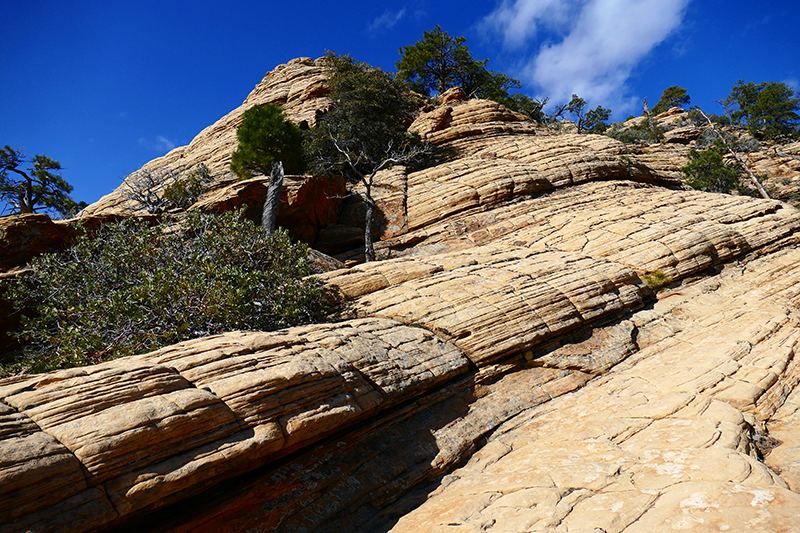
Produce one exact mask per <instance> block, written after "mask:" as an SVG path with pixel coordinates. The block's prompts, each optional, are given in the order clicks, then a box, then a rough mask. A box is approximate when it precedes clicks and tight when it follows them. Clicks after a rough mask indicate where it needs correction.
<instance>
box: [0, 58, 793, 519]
mask: <svg viewBox="0 0 800 533" xmlns="http://www.w3.org/2000/svg"><path fill="white" fill-rule="evenodd" d="M323 81H324V79H323V71H322V64H321V62H320V61H319V60H317V61H312V60H310V59H299V60H295V61H292V62H290V63H289V64H287V65H282V66H280V67H278V68H276V69H275V70H274V71H273V72H271V73H268V74H267V76H266V77H265V78H264V81H263V82H262V83H261V84H259V85H258V86H257V87H256V89H255V90H254V91H253V92H252V93H251V95H250V96H248V98H247V100H246V101H245V103H244V104H243V105H242V106H241V107H240V108H237V109H236V110H234V111H233V112H231V113H230V114H229V115H227V116H226V117H223V118H222V119H221V120H220V121H218V122H217V123H216V124H214V125H213V126H210V127H209V128H207V129H206V130H204V131H203V132H201V133H200V134H199V135H198V137H197V138H196V139H195V140H194V141H192V143H191V144H190V145H188V146H186V147H181V148H178V149H176V150H174V151H173V152H170V154H167V155H166V156H165V157H164V158H160V159H159V160H155V161H153V162H151V163H150V164H148V168H155V167H158V166H171V167H174V166H176V165H180V166H186V167H191V166H193V165H195V164H197V163H200V162H203V163H205V164H206V165H207V166H209V168H210V169H211V170H212V172H226V171H227V166H228V164H229V158H230V154H231V153H232V151H233V150H234V148H235V143H236V137H235V127H236V125H237V124H238V121H240V120H241V114H242V113H243V111H244V109H246V108H247V107H249V106H250V105H253V104H258V103H264V102H273V103H278V104H281V105H283V106H284V108H285V109H286V111H287V114H288V115H289V117H290V118H291V119H292V120H294V121H295V122H297V123H298V124H303V123H305V124H307V125H309V126H313V125H314V121H315V120H316V117H317V113H318V112H319V111H320V110H322V109H324V108H325V107H326V106H327V105H328V102H327V100H326V98H325V96H324V92H325V91H324V86H323ZM657 119H658V120H659V122H661V123H663V124H668V125H670V126H671V127H672V126H674V127H673V128H672V129H671V131H670V132H669V133H670V135H669V137H668V138H666V139H665V143H664V144H661V145H649V146H641V147H631V146H626V145H623V144H622V143H620V142H617V141H616V140H614V139H611V138H609V137H605V136H598V135H577V134H564V133H554V132H553V131H551V130H547V129H545V128H541V127H539V126H537V125H535V124H533V123H531V122H530V121H527V120H526V119H525V117H523V116H521V115H519V114H517V113H514V112H511V111H509V110H508V109H506V108H504V107H503V106H500V105H498V104H496V103H494V102H489V101H484V100H467V99H466V98H465V97H464V95H463V93H461V92H460V91H455V90H454V91H448V92H447V93H446V94H444V95H443V97H442V98H441V99H440V101H439V102H438V104H437V105H436V106H432V107H430V108H426V111H425V112H424V113H422V114H421V115H420V116H419V118H418V119H417V120H416V122H415V123H414V124H413V125H412V129H413V130H414V131H417V132H418V133H419V134H420V135H421V136H423V137H424V138H426V139H427V140H428V141H429V142H431V143H432V144H434V145H435V146H436V147H438V148H439V151H438V152H437V159H436V162H435V163H433V164H431V165H430V166H428V167H427V168H424V169H411V168H405V167H396V168H393V169H391V170H389V171H386V172H384V173H382V174H380V175H379V176H378V177H377V184H376V187H375V189H374V191H375V193H376V194H375V196H376V204H377V206H378V211H379V214H378V217H377V222H376V225H375V228H374V230H375V236H376V238H377V239H379V241H378V242H377V245H376V248H377V249H378V253H379V255H380V256H382V257H384V258H388V260H386V261H379V262H375V263H370V264H365V265H357V266H352V263H348V265H349V266H348V267H347V268H344V264H343V263H341V262H337V261H336V260H332V259H330V258H325V257H324V256H321V255H319V256H318V257H319V260H318V263H319V265H320V268H319V270H321V271H325V270H327V271H328V272H325V273H323V274H319V279H321V280H322V281H324V282H325V283H327V284H328V285H330V286H335V287H337V288H338V290H340V291H341V293H342V294H343V295H344V296H345V297H346V298H347V311H348V312H351V313H353V315H355V316H357V317H359V318H352V317H351V318H350V319H348V320H345V321H341V322H336V323H325V324H314V325H310V326H305V327H301V328H292V329H288V330H283V331H277V332H271V333H260V332H232V333H227V334H225V335H220V336H216V337H210V338H205V339H197V340H193V341H189V342H185V343H181V344H178V345H174V346H170V347H166V348H164V349H161V350H159V351H156V352H152V353H149V354H144V355H138V356H134V357H129V358H125V359H122V360H118V361H111V362H108V363H104V364H102V365H97V366H92V367H86V368H79V369H73V370H67V371H58V372H54V373H50V374H45V375H40V376H19V377H13V378H8V379H5V380H0V532H6V531H8V532H18V531H74V532H82V531H131V532H133V531H137V532H138V531H164V532H167V531H169V532H171V533H176V532H188V531H193V532H202V531H207V532H221V531H222V532H224V531H292V532H294V531H331V532H334V531H389V530H392V531H501V532H513V531H521V532H522V531H524V532H529V531H542V532H575V531H594V532H597V531H604V532H605V533H611V532H623V531H624V532H626V533H632V532H635V531H671V530H687V529H688V530H692V531H765V532H767V531H769V532H772V531H795V530H797V523H798V521H797V517H798V516H800V431H799V430H798V429H797V427H798V422H800V392H798V384H799V383H800V362H799V361H800V360H799V359H798V358H797V357H796V354H797V352H798V350H800V327H798V326H800V266H798V265H800V242H799V240H800V232H798V229H800V212H798V211H797V210H796V209H794V208H792V207H791V206H789V205H787V204H784V203H781V202H778V201H770V200H760V199H753V198H748V197H741V196H728V195H721V194H708V193H702V192H697V191H691V190H686V189H685V188H684V187H683V186H682V185H681V182H680V167H681V166H683V165H684V164H685V161H686V154H687V153H688V150H689V149H690V148H691V147H692V146H693V144H692V143H694V142H696V139H697V137H698V135H699V133H698V130H697V129H696V128H695V127H694V126H692V125H691V124H684V123H683V122H682V121H684V119H685V113H683V112H682V111H680V110H670V111H669V112H668V113H665V114H662V115H660V116H659V117H657ZM771 148H772V150H773V153H768V152H765V154H766V155H764V154H762V155H757V154H756V153H753V154H751V162H753V164H755V165H761V167H760V168H764V169H766V171H768V172H773V171H774V172H773V173H774V175H775V176H777V179H783V180H787V187H788V186H790V185H792V183H794V181H796V180H795V174H794V173H796V171H797V169H796V168H795V166H796V165H794V161H795V160H796V152H797V150H796V147H795V146H793V145H788V146H783V147H771ZM762 152H763V151H762ZM759 153H761V152H759ZM776 169H778V170H776ZM341 185H342V184H341V182H339V183H327V182H326V183H321V182H318V181H316V182H315V181H313V180H302V179H299V178H298V179H297V180H293V179H288V180H287V187H286V188H285V191H284V193H285V198H284V206H283V207H287V206H288V207H292V205H293V206H294V210H293V211H291V210H290V211H287V213H289V214H288V215H287V222H286V224H287V225H289V226H291V227H292V228H294V229H295V232H296V234H302V235H306V236H307V238H306V241H307V242H314V243H315V246H317V247H318V248H319V249H320V250H322V251H323V252H325V253H330V254H334V255H336V256H337V257H338V259H342V260H346V259H357V258H358V255H359V254H360V253H363V252H362V251H361V250H359V247H360V239H362V238H363V214H362V206H361V205H360V203H359V201H358V199H357V198H356V197H348V198H346V199H344V201H342V202H341V205H340V204H339V200H341V198H338V197H339V196H346V195H342V194H341V193H342V189H341ZM337 187H339V188H337ZM354 190H355V191H356V192H357V188H355V189H354ZM263 193H264V186H263V180H262V179H259V178H257V179H255V180H251V181H250V182H238V183H232V182H231V183H226V182H225V178H224V177H223V178H222V181H221V182H220V183H219V184H218V188H217V189H215V190H214V191H212V193H211V194H209V195H208V196H207V197H206V198H205V199H204V200H202V201H201V202H200V203H199V204H197V205H196V206H195V208H198V209H207V210H208V209H218V208H220V209H229V208H232V207H235V206H237V205H241V204H248V205H250V204H260V203H261V202H263ZM315 194H316V195H317V200H313V199H312V200H310V201H305V202H303V201H301V197H302V196H303V195H306V196H309V197H314V195H315ZM293 202H294V204H293ZM309 204H313V206H314V209H305V208H304V207H302V206H306V205H309ZM298 206H301V207H298ZM250 207H251V208H253V209H254V212H253V213H251V216H252V217H253V218H258V213H257V212H256V211H257V210H258V209H257V207H258V206H256V207H254V206H253V205H251V206H250ZM124 209H125V205H124V202H123V201H122V196H121V195H120V194H119V192H115V193H112V194H111V195H109V196H107V197H105V198H104V199H103V200H101V201H100V202H99V203H98V204H95V205H94V206H92V207H91V208H90V209H89V210H88V212H103V213H111V214H113V213H115V212H118V211H120V210H124ZM301 238H302V237H301ZM651 273H658V274H659V275H661V276H663V278H666V279H668V280H669V281H667V284H668V288H667V289H666V290H665V291H662V292H660V293H657V294H656V293H655V292H654V291H653V290H651V288H650V287H648V286H647V283H646V280H648V279H649V278H648V277H647V275H649V274H651ZM793 528H794V529H793Z"/></svg>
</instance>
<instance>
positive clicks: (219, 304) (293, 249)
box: [7, 212, 327, 372]
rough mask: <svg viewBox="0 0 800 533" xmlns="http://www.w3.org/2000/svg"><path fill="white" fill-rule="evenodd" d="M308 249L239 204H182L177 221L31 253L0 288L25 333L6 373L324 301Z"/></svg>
mask: <svg viewBox="0 0 800 533" xmlns="http://www.w3.org/2000/svg"><path fill="white" fill-rule="evenodd" d="M306 254H307V248H306V247H305V245H302V244H294V243H292V242H291V241H290V240H289V238H288V236H287V234H286V233H285V232H283V231H278V232H276V233H274V234H273V235H272V236H267V235H266V234H265V233H264V232H263V231H261V230H260V228H258V227H256V226H254V225H253V224H252V223H251V222H249V221H248V220H245V219H243V218H242V217H241V212H231V213H227V214H224V215H218V216H214V215H203V214H200V213H197V212H192V213H190V214H189V215H187V217H186V218H185V219H184V220H183V221H182V222H181V223H180V225H179V226H175V225H168V224H161V225H156V226H150V225H148V224H147V223H146V222H142V221H137V220H134V219H128V220H125V221H123V222H119V223H116V224H109V225H106V226H104V227H102V228H101V230H100V231H99V233H97V234H95V236H94V237H91V238H90V237H87V236H84V237H79V238H78V240H77V242H76V244H75V245H74V246H72V247H71V248H69V249H68V250H67V251H65V252H63V253H61V254H45V255H42V256H39V257H37V258H35V259H33V260H32V262H31V268H32V269H33V271H32V273H31V274H30V275H28V276H25V277H23V278H21V279H18V280H16V281H14V282H12V284H11V286H10V287H8V289H9V290H8V293H7V294H9V297H10V298H11V301H13V302H14V303H15V304H16V305H17V306H18V308H22V309H26V311H25V312H24V314H25V315H28V316H24V317H23V321H22V322H23V328H22V330H21V332H20V333H19V334H18V336H19V337H20V339H21V340H23V341H27V343H29V345H28V347H27V349H26V355H25V357H24V358H23V359H22V360H21V361H18V362H17V363H16V365H14V366H13V367H12V368H11V369H10V370H12V371H20V370H24V371H29V372H30V371H33V372H41V371H47V370H51V369H56V368H66V367H72V366H80V365H86V364H93V363H97V362H100V361H103V360H106V359H111V358H115V357H119V356H124V355H129V354H135V353H140V352H145V351H148V350H152V349H156V348H158V347H161V346H164V345H167V344H170V343H174V342H178V341H181V340H185V339H189V338H194V337H200V336H204V335H210V334H216V333H220V332H223V331H230V330H237V329H243V330H271V329H275V328H279V327H284V326H290V325H295V324H300V323H304V322H309V321H311V320H314V319H315V318H317V317H319V316H320V315H321V314H322V313H324V312H325V310H326V305H327V304H326V301H327V300H326V298H325V295H324V293H323V289H322V287H321V286H320V284H319V283H318V282H317V281H316V280H313V279H304V276H306V275H307V274H309V273H310V270H309V266H308V263H307V258H306V257H307V256H306Z"/></svg>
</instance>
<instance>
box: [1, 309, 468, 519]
mask: <svg viewBox="0 0 800 533" xmlns="http://www.w3.org/2000/svg"><path fill="white" fill-rule="evenodd" d="M467 365H468V360H467V359H466V358H465V357H464V356H463V355H462V354H461V352H460V351H459V350H458V349H456V348H455V347H454V346H453V345H451V344H448V343H446V342H443V341H441V340H439V339H438V338H436V337H435V336H433V335H432V334H430V333H429V332H427V331H425V330H423V329H420V328H409V327H407V326H402V325H400V324H398V323H396V322H393V321H389V320H385V319H363V320H355V321H350V322H346V323H341V324H335V325H334V324H331V325H328V326H327V327H326V326H324V325H317V326H312V327H306V328H293V329H290V330H286V331H285V332H282V333H273V334H269V333H262V334H260V333H231V334H226V335H221V336H217V337H211V338H208V339H200V340H197V341H189V342H186V343H182V344H180V345H176V346H172V347H169V348H165V349H162V350H159V351H157V352H153V353H150V354H145V355H141V356H133V357H129V358H126V359H123V360H121V361H111V362H108V363H104V364H101V365H97V366H92V367H85V368H78V369H72V370H64V371H58V372H54V373H51V374H45V375H42V376H31V377H24V378H15V379H10V380H0V400H2V402H3V403H0V408H1V409H3V411H2V412H0V438H2V440H0V448H3V449H8V450H10V451H9V453H4V454H3V461H2V462H0V476H2V479H3V480H4V481H5V483H3V485H2V486H3V488H4V490H5V491H6V492H8V493H9V494H12V495H13V498H11V499H7V500H6V501H8V502H9V503H8V505H9V509H13V510H14V512H13V514H12V515H9V516H12V517H13V518H15V519H17V518H18V519H19V520H21V522H19V524H24V523H28V522H26V520H28V516H32V515H36V514H44V515H49V514H51V513H53V512H54V511H55V509H57V508H58V507H59V506H60V505H62V503H63V502H65V501H67V500H69V499H70V498H72V497H73V495H75V496H74V497H78V496H79V495H80V494H83V493H82V492H81V491H84V492H85V489H87V488H92V487H100V488H101V492H100V494H104V495H105V496H103V498H102V501H103V502H105V503H104V505H106V506H107V507H109V506H113V509H114V510H115V511H116V513H119V514H120V515H122V516H125V515H129V514H131V513H133V512H135V511H137V510H139V509H142V508H145V507H158V506H160V505H163V504H165V503H167V502H170V501H172V500H174V499H175V498H176V495H180V494H184V495H185V494H187V493H189V494H190V493H193V492H197V491H199V490H200V489H202V488H205V487H206V486H208V485H210V484H213V483H216V482H218V481H219V480H221V479H224V478H226V477H230V476H232V475H234V474H236V473H240V472H243V471H247V470H249V469H251V468H253V467H254V466H257V465H259V464H263V463H265V462H267V461H269V460H270V459H274V458H276V457H279V456H280V455H285V454H286V453H288V452H290V451H292V450H293V449H296V448H297V447H299V446H301V445H303V444H305V443H309V442H314V441H315V440H318V439H320V438H321V437H323V436H325V435H327V434H329V433H331V432H332V431H334V430H337V429H340V428H342V427H345V426H347V425H350V424H352V423H353V422H356V421H358V420H363V419H364V418H365V417H366V416H367V415H370V414H374V413H375V412H376V411H377V410H378V409H379V408H380V409H386V408H388V407H391V406H392V405H395V404H397V403H399V402H401V401H407V400H410V399H412V398H414V397H416V396H419V394H421V393H422V392H424V391H425V390H428V389H430V388H432V387H435V386H437V385H439V384H441V383H444V382H446V381H449V380H452V379H453V378H455V377H457V376H459V375H461V374H463V373H465V372H466V370H467ZM84 472H85V477H84ZM73 478H74V479H73ZM87 494H88V493H87ZM92 494H94V493H92ZM181 497H183V496H181ZM109 502H110V503H109ZM81 505H83V504H81ZM81 509H83V507H81ZM109 509H110V507H109ZM81 512H83V511H81ZM116 513H113V514H114V516H116ZM80 516H82V515H75V517H74V518H75V519H76V520H77V519H78V518H80ZM99 516H100V517H101V518H98V520H100V523H102V522H105V521H108V520H110V519H112V518H114V516H112V515H111V514H108V513H100V514H99ZM70 519H71V518H70V517H69V516H66V517H64V520H70ZM93 525H98V522H93ZM10 531H15V529H10Z"/></svg>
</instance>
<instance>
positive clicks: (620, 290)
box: [320, 246, 651, 366]
mask: <svg viewBox="0 0 800 533" xmlns="http://www.w3.org/2000/svg"><path fill="white" fill-rule="evenodd" d="M320 279H322V280H323V281H324V282H325V283H328V284H330V285H332V286H335V287H338V288H339V289H340V290H341V291H342V292H343V293H344V295H345V296H347V297H348V298H350V299H351V300H352V301H351V303H352V306H353V308H354V309H356V310H357V312H358V313H361V314H364V315H367V316H383V317H389V318H393V319H396V320H399V321H401V322H405V323H410V324H417V325H421V326H423V327H425V328H427V329H430V330H431V331H435V332H437V333H438V334H439V335H441V336H442V337H443V338H446V339H449V340H451V341H452V342H453V343H454V344H456V345H457V346H458V347H459V348H461V349H462V350H464V353H465V354H466V356H467V357H469V358H470V360H471V361H472V362H473V363H475V364H476V365H478V366H484V365H486V364H490V363H492V362H494V361H496V360H498V359H500V358H503V357H508V356H509V355H511V354H518V353H524V352H526V351H528V350H530V349H531V348H532V347H533V346H535V345H537V344H539V343H542V342H544V341H545V340H546V339H548V338H551V337H553V336H555V335H559V334H564V333H566V332H568V331H570V330H572V329H575V328H577V327H579V326H581V325H584V324H587V323H592V322H596V321H598V320H601V319H603V318H610V317H613V316H617V315H620V314H625V313H629V312H630V311H631V310H633V309H636V308H639V307H641V306H642V305H643V302H644V300H645V299H646V298H647V297H648V296H649V295H650V294H651V292H650V290H649V289H648V288H647V286H645V284H644V283H643V282H642V281H641V280H640V279H639V277H637V276H636V273H635V272H634V271H633V270H631V269H630V268H627V267H624V266H622V265H620V264H618V263H614V262H609V261H599V260H595V259H591V258H588V257H586V256H583V255H580V254H574V253H569V252H548V251H536V250H531V249H525V248H512V247H507V248H498V247H492V246H485V247H479V248H475V249H474V250H471V251H470V252H469V253H467V252H455V253H451V254H441V255H436V256H431V257H426V258H414V259H405V260H404V259H399V260H393V261H386V262H381V263H371V264H367V265H361V266H358V267H355V268H352V269H349V270H338V271H334V272H330V273H326V274H321V275H320Z"/></svg>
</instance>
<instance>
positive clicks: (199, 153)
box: [83, 57, 328, 215]
mask: <svg viewBox="0 0 800 533" xmlns="http://www.w3.org/2000/svg"><path fill="white" fill-rule="evenodd" d="M323 70H324V67H323V60H322V58H320V59H317V60H313V59H311V58H308V57H305V58H298V59H294V60H292V61H289V62H288V63H287V64H285V65H279V66H277V67H275V68H274V69H273V70H271V71H270V72H268V73H267V74H266V75H265V76H264V79H262V80H261V82H260V83H259V84H258V85H257V86H256V87H255V89H253V91H252V92H251V93H250V94H249V95H248V96H247V98H245V100H244V102H243V103H242V105H241V106H239V107H237V108H236V109H234V110H233V111H231V112H230V113H228V114H227V115H225V116H224V117H222V118H221V119H219V120H218V121H217V122H215V123H214V124H212V125H211V126H209V127H207V128H205V129H204V130H203V131H201V132H200V133H198V134H197V136H196V137H195V138H194V139H192V141H191V142H190V143H189V144H188V145H186V146H179V147H178V148H175V149H174V150H171V151H170V152H169V153H168V154H166V155H165V156H163V157H159V158H158V159H154V160H152V161H150V162H149V163H147V164H146V165H144V166H143V168H146V169H156V168H159V167H167V168H170V169H173V170H177V169H186V170H189V169H193V168H195V167H196V166H197V165H199V164H200V163H203V164H205V165H206V166H207V167H208V169H209V170H210V171H211V173H212V174H220V175H221V176H223V177H224V176H226V175H228V174H229V172H230V162H231V154H232V153H233V152H234V150H236V146H237V144H238V143H237V140H236V128H238V126H239V124H241V122H242V115H243V114H244V112H245V110H247V109H249V108H250V107H252V106H254V105H263V104H266V103H271V104H277V105H280V106H282V107H283V109H284V111H285V112H286V116H287V117H288V118H289V119H290V120H292V121H293V122H295V123H296V124H298V125H300V126H301V127H307V126H314V125H315V124H316V117H317V113H318V112H319V111H320V110H321V109H324V108H325V107H326V106H327V105H328V100H327V99H326V98H325V96H324V95H325V88H324V79H325V78H324V73H323ZM120 187H124V184H123V185H121V186H120ZM130 209H131V205H130V202H129V201H127V200H126V199H125V198H124V196H123V195H122V194H121V193H120V189H119V188H118V189H117V190H115V191H114V192H112V193H110V194H107V195H106V196H103V197H102V198H101V199H100V200H98V201H97V202H95V203H93V204H91V205H90V206H89V207H87V208H86V209H85V210H84V211H83V213H84V214H85V215H93V214H99V213H104V214H107V213H116V212H123V213H124V212H128V211H130Z"/></svg>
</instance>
